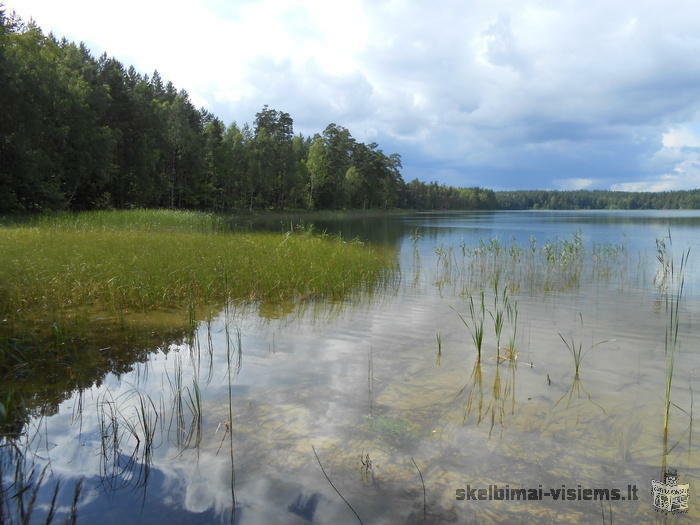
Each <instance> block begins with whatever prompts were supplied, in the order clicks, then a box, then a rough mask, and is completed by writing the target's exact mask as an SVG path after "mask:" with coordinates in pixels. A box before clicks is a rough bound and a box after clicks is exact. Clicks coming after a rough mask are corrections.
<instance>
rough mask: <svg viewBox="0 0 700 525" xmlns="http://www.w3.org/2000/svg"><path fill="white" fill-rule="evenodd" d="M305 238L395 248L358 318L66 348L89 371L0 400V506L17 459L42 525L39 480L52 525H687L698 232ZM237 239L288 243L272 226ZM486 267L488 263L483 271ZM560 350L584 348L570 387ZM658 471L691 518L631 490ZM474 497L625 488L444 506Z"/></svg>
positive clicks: (660, 222) (342, 315)
mask: <svg viewBox="0 0 700 525" xmlns="http://www.w3.org/2000/svg"><path fill="white" fill-rule="evenodd" d="M313 222H314V225H315V227H316V228H317V229H321V230H326V231H328V232H331V233H342V235H343V236H344V237H346V238H353V237H359V238H361V239H363V240H366V241H368V242H372V243H382V244H386V245H388V246H391V247H393V248H394V249H396V250H397V253H398V260H399V264H400V276H399V278H397V280H396V284H395V286H392V287H389V288H388V289H386V290H381V291H377V292H376V293H375V294H374V295H372V296H368V297H366V298H364V299H363V300H360V299H357V300H354V302H350V301H346V302H341V303H334V304H324V303H320V304H314V305H305V306H306V307H289V306H288V305H287V306H285V307H281V308H279V309H274V308H272V309H270V308H269V307H266V308H265V309H263V310H261V309H260V308H256V307H255V305H253V306H252V307H249V308H238V309H236V308H233V307H231V308H229V309H226V310H225V311H222V312H221V313H220V314H219V315H218V316H217V317H215V318H214V319H212V320H210V321H209V322H201V323H200V324H199V325H198V326H197V328H196V330H195V333H194V334H191V333H187V331H186V330H185V331H179V330H175V329H173V330H171V331H170V332H168V333H167V334H166V333H165V332H166V331H165V330H162V331H161V330H158V329H155V330H151V331H148V330H146V332H147V334H142V333H141V332H138V333H133V334H132V336H131V339H129V340H128V341H129V343H128V344H127V345H126V346H127V348H120V349H119V350H118V351H117V350H113V351H111V350H107V351H105V350H104V349H105V348H108V347H109V348H111V347H115V348H116V346H119V345H115V343H114V342H113V339H114V337H115V336H114V335H111V336H110V342H109V344H107V343H105V342H104V341H100V338H99V336H94V335H93V336H92V337H90V338H86V344H85V348H83V349H81V351H83V352H85V353H86V355H91V356H93V357H91V358H90V359H89V361H88V360H85V359H81V358H80V357H75V356H74V357H73V359H72V360H71V362H70V366H67V365H66V364H65V358H62V357H59V356H57V357H56V360H55V361H52V362H48V363H46V364H44V365H43V367H44V370H43V371H44V372H45V374H42V381H41V382H37V381H32V378H31V377H24V378H22V380H21V381H20V380H18V381H17V382H16V384H10V383H9V382H5V383H4V384H3V387H2V389H3V394H4V393H5V392H9V391H12V392H14V395H15V396H16V398H17V396H20V397H21V398H22V400H23V404H24V409H25V410H24V412H22V415H23V416H26V417H27V418H28V419H27V420H26V421H21V422H20V423H19V424H18V426H19V427H20V428H18V435H17V436H15V438H14V439H13V440H11V441H10V440H5V442H4V444H5V445H6V446H3V447H2V449H0V450H2V455H3V461H2V465H3V471H2V476H3V484H4V488H5V495H10V496H11V493H12V491H13V490H15V487H12V486H11V485H10V484H11V483H12V481H13V480H15V479H16V477H17V476H16V472H15V470H14V468H15V466H16V463H15V460H16V455H17V454H18V450H19V451H21V452H22V453H23V454H24V455H25V456H24V457H25V458H26V463H27V465H29V464H33V465H34V466H35V468H36V471H35V472H36V474H35V477H34V479H36V478H37V477H38V472H39V471H40V470H41V469H43V468H44V467H47V468H46V474H45V477H44V480H43V484H42V485H41V486H40V488H39V489H38V490H37V491H36V503H35V505H34V510H33V514H32V519H34V520H36V521H37V522H42V523H43V521H44V520H45V518H46V514H47V512H48V510H49V508H50V507H51V504H50V501H51V498H52V496H53V494H54V488H55V486H56V482H57V480H59V479H60V480H61V481H60V483H61V484H60V486H59V490H58V492H57V496H56V501H57V504H56V505H54V507H55V509H56V510H55V513H56V520H57V521H59V520H60V521H63V520H64V519H65V518H66V517H67V516H68V515H70V513H71V505H72V500H73V496H74V489H75V486H76V484H77V483H78V482H79V480H81V479H82V480H83V481H82V487H81V488H82V490H81V492H80V494H79V498H78V502H77V505H76V512H77V517H78V522H79V523H80V522H82V523H93V522H97V521H99V522H101V523H105V524H107V523H121V524H126V523H163V522H165V523H202V522H234V523H242V524H266V523H308V522H314V523H353V522H359V521H358V517H356V515H355V513H356V514H357V516H359V519H360V520H361V521H362V522H364V523H387V524H389V523H470V522H475V523H476V522H479V523H519V522H524V523H527V522H537V523H563V522H576V523H601V522H605V523H609V522H611V521H612V522H614V523H645V522H676V521H678V522H684V521H685V522H688V523H690V522H696V521H698V520H699V519H700V501H696V498H695V494H694V492H695V487H698V486H700V483H699V482H700V455H698V445H697V440H696V439H695V436H694V435H693V427H692V406H693V398H694V391H697V390H700V389H699V388H697V385H698V381H697V376H698V373H700V353H699V352H698V349H700V330H699V329H698V326H699V324H698V323H699V322H700V293H699V292H700V271H698V270H697V269H696V268H697V267H698V265H697V264H694V263H695V262H696V259H697V257H700V213H698V212H676V211H644V212H607V211H606V212H590V211H587V212H577V211H576V212H574V211H567V212H544V211H543V212H479V213H476V212H460V213H458V212H450V213H422V214H411V215H405V216H389V217H375V218H347V219H343V220H337V221H332V220H325V221H313ZM255 227H256V228H265V229H273V230H278V229H279V230H285V229H288V228H289V221H288V220H285V221H268V222H266V223H258V224H256V225H255ZM669 229H670V233H671V238H672V252H673V255H674V256H675V258H676V261H677V260H678V259H679V258H680V255H681V253H682V251H683V250H685V249H687V248H691V256H690V264H689V266H688V267H687V268H686V272H685V283H684V296H683V301H682V304H681V310H680V316H679V330H678V333H679V336H678V341H679V345H680V346H679V350H678V351H677V352H675V353H674V354H673V355H674V356H675V361H674V373H673V378H672V385H671V389H670V397H671V401H672V406H671V408H670V420H669V425H668V434H667V436H666V438H664V412H665V399H666V397H665V391H666V378H667V375H666V369H667V355H668V354H667V353H665V351H664V339H665V333H666V327H667V324H668V321H667V310H666V302H665V297H666V296H665V295H664V293H663V289H661V287H660V286H659V283H658V279H657V281H656V284H655V279H654V278H655V276H656V274H657V267H658V263H657V261H656V255H657V252H656V244H655V239H656V238H663V237H664V236H667V235H668V233H669ZM574 234H577V235H579V236H580V240H581V243H582V249H583V256H582V257H583V258H582V259H581V261H582V263H581V264H580V265H579V266H576V265H565V267H564V268H563V269H562V264H560V263H559V262H557V263H555V264H553V265H552V266H551V267H549V266H542V265H539V266H537V265H536V264H535V263H534V262H532V261H530V260H529V259H528V256H527V254H528V250H530V249H531V247H533V246H534V248H532V250H533V251H532V253H535V254H536V255H535V256H533V257H536V258H537V260H540V259H541V258H542V251H543V249H545V247H546V246H547V242H548V241H550V242H555V241H562V242H563V241H566V242H571V240H572V239H574V238H575V237H574ZM491 239H498V241H499V244H498V245H496V244H494V243H492V242H491V241H490V240H491ZM531 239H535V240H534V241H531ZM482 240H483V241H484V242H485V243H484V244H483V245H482V244H480V242H481V241H482ZM533 242H534V244H531V243H533ZM514 244H516V245H518V246H520V247H521V249H522V253H521V254H520V255H518V256H517V257H519V259H518V262H513V259H512V258H509V257H510V256H509V255H507V254H508V253H510V252H508V250H509V248H510V246H512V245H514ZM484 246H486V248H484ZM489 246H490V248H489ZM494 246H496V248H494ZM557 246H560V245H557ZM595 246H597V248H596V247H595ZM601 246H602V247H603V248H604V249H601ZM620 246H622V247H620ZM475 249H476V250H477V252H474V251H473V250H475ZM478 250H482V251H478ZM494 250H499V251H497V253H498V254H499V255H497V256H494ZM596 250H597V251H596ZM594 253H595V254H597V259H596V258H594ZM503 254H506V255H503ZM494 257H496V258H499V260H504V261H507V264H506V265H505V266H502V267H501V266H494V265H493V264H492V259H493V260H495V258H494ZM533 260H534V259H533ZM567 264H568V263H567ZM498 268H501V269H502V273H498V277H497V278H495V277H494V275H495V274H494V269H498ZM676 268H677V262H676ZM494 283H497V284H498V293H497V294H494V286H495V284H494ZM506 286H508V289H507V290H508V291H507V292H506V294H507V297H508V304H510V305H511V308H514V305H515V304H516V303H517V312H518V317H517V323H515V322H514V321H513V319H512V317H511V318H510V319H508V318H507V319H506V321H505V325H504V328H503V335H502V337H501V344H500V348H497V343H496V335H495V330H494V321H493V318H492V315H495V314H496V313H497V312H498V311H499V310H503V311H505V306H504V302H503V301H504V300H503V295H502V294H503V289H504V287H506ZM481 291H484V300H485V307H484V312H485V313H484V318H485V326H486V330H485V337H484V344H483V348H482V351H481V360H480V361H478V360H477V352H476V350H475V345H474V343H473V342H472V338H471V335H470V332H469V330H468V329H467V327H465V325H464V324H463V323H462V321H461V320H460V317H459V315H458V313H459V314H461V315H462V316H464V317H465V319H466V320H467V321H469V320H470V317H469V315H468V307H467V305H468V302H469V297H470V296H471V297H472V300H474V301H476V304H477V313H478V310H479V300H480V293H481ZM671 292H673V287H671V289H670V292H669V293H671ZM494 295H497V296H498V297H499V299H498V300H497V302H495V303H494V300H495V299H494ZM513 325H515V326H516V327H517V331H516V333H515V339H514V342H515V344H514V345H513V347H512V348H511V345H510V343H511V341H509V339H510V338H511V335H512V332H513V330H512V329H513ZM105 337H106V336H105ZM562 337H563V338H564V339H565V340H566V341H567V342H569V343H570V344H571V346H573V347H577V346H578V345H579V344H581V348H582V350H583V352H584V358H583V361H582V363H581V365H580V370H579V374H578V376H576V374H575V367H574V359H573V358H572V355H571V353H570V352H569V350H568V349H567V346H566V344H565V343H564V341H562ZM438 340H439V342H438ZM131 341H133V342H131ZM572 341H573V343H572ZM122 346H125V345H124V344H122ZM438 348H439V352H438ZM96 355H97V356H103V357H102V358H101V359H96V358H95V357H94V356H96ZM76 377H80V378H81V380H80V381H77V380H76V381H72V380H67V379H66V378H76ZM78 386H79V387H80V388H79V389H76V388H77V387H78ZM10 442H11V443H12V444H13V445H12V446H9V443H10ZM15 446H16V448H15ZM314 450H315V452H316V454H317V455H316V454H314ZM317 457H318V459H317ZM28 468H29V467H28ZM669 469H676V470H677V472H678V482H679V483H689V484H690V491H691V492H690V500H689V512H688V513H687V514H675V515H670V514H668V515H667V514H663V513H659V512H656V511H655V510H654V508H653V506H652V502H651V497H650V494H649V492H650V482H651V480H652V479H659V478H660V476H661V475H662V472H663V471H664V470H669ZM324 472H325V474H324ZM326 476H327V477H326ZM329 480H330V481H329ZM27 484H28V485H30V486H31V485H32V484H31V483H29V482H27ZM489 485H497V486H498V487H505V486H506V485H508V486H509V487H512V488H534V489H538V488H539V486H540V485H542V487H543V490H545V491H547V490H549V489H550V488H554V489H557V488H561V487H562V485H564V486H565V488H567V489H568V488H575V489H577V488H578V486H579V485H581V487H582V488H601V489H612V488H621V489H622V492H621V494H622V495H623V496H627V495H628V492H627V486H628V485H633V486H636V487H637V490H638V497H639V499H638V500H637V501H628V500H625V501H610V502H608V501H605V502H602V503H601V502H600V501H568V500H567V501H560V500H553V499H552V498H547V497H545V498H544V499H542V500H541V501H467V500H464V501H461V500H457V499H456V497H455V496H456V492H455V491H456V490H457V489H466V488H467V486H469V487H471V488H474V487H488V486H489ZM33 486H36V482H35V483H34V484H33ZM334 487H335V489H337V491H338V492H339V493H340V494H341V495H342V497H343V498H345V500H347V502H348V503H349V505H347V504H346V503H345V502H344V501H343V499H341V496H340V495H339V494H338V493H337V492H336V490H334ZM32 490H33V489H29V490H27V491H26V492H25V498H24V501H25V502H26V501H27V500H28V499H29V494H30V493H31V492H32ZM3 501H4V505H5V510H4V516H5V517H6V519H8V518H9V517H12V518H13V519H14V520H18V516H17V513H18V509H17V506H16V501H17V498H14V499H12V498H7V497H5V498H4V499H3ZM350 506H351V507H352V508H350ZM611 514H612V516H611ZM2 516H3V515H0V518H2ZM0 521H2V519H0Z"/></svg>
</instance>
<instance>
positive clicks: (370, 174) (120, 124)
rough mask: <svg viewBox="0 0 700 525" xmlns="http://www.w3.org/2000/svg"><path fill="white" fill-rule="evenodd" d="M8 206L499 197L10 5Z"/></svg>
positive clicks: (323, 203) (4, 199)
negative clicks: (237, 103)
mask: <svg viewBox="0 0 700 525" xmlns="http://www.w3.org/2000/svg"><path fill="white" fill-rule="evenodd" d="M0 85H1V86H2V89H0V214H12V213H35V212H42V211H50V210H59V209H66V210H89V209H104V208H134V207H138V208H147V207H148V208H162V207H169V208H186V209H200V210H214V211H217V212H227V211H234V210H241V209H249V210H252V209H254V208H258V209H259V208H274V209H290V208H295V209H299V208H311V209H316V208H336V209H337V208H363V209H365V208H395V207H412V208H493V207H494V206H495V199H494V197H493V192H488V191H485V190H479V189H456V188H447V187H444V186H438V185H437V184H435V183H433V184H430V185H427V184H424V183H421V182H418V181H414V182H412V183H411V184H408V185H407V184H405V183H404V181H403V179H402V177H401V172H400V168H401V157H400V156H399V155H398V154H392V155H385V154H384V153H383V152H382V150H380V149H379V148H378V146H377V144H374V143H372V144H363V143H361V142H357V141H356V140H355V139H354V138H353V137H352V135H351V134H350V131H348V130H347V129H346V128H344V127H342V126H338V125H337V124H329V125H328V126H327V127H326V129H325V130H324V131H323V133H322V134H321V135H315V136H314V137H313V138H311V137H304V136H302V135H297V136H295V135H294V129H293V120H292V117H291V116H290V115H289V114H288V113H285V112H283V111H277V110H274V109H271V108H268V107H267V106H264V107H263V108H262V110H261V111H260V112H259V113H257V114H256V115H255V122H254V125H253V127H252V129H251V127H249V126H248V125H247V124H246V125H244V126H243V127H240V128H239V127H238V126H237V125H236V124H235V123H233V124H231V125H230V126H228V127H227V126H226V125H225V124H224V123H223V122H221V121H220V120H219V119H218V118H216V117H215V116H214V115H212V114H211V113H209V112H208V111H206V110H204V109H197V108H195V107H194V106H193V104H192V102H191V101H190V99H189V97H188V95H187V93H186V92H185V91H183V90H180V91H178V90H177V89H176V88H175V86H174V85H173V84H172V83H170V82H167V81H165V80H163V79H162V78H161V76H160V75H159V73H158V72H157V71H156V72H154V73H153V75H152V76H151V77H150V78H149V77H148V76H147V75H141V74H139V73H138V72H137V71H136V70H135V69H134V68H133V67H129V68H125V67H124V66H123V65H122V64H121V63H120V62H119V61H117V60H116V59H114V58H110V57H108V56H107V55H102V56H101V57H99V58H98V59H96V58H94V57H93V56H92V55H91V54H90V51H89V50H88V49H87V47H86V46H85V45H84V44H82V43H81V44H79V45H76V44H75V43H72V42H68V41H66V40H65V39H64V40H61V41H58V40H57V39H55V38H54V37H53V36H51V35H48V36H47V35H44V34H43V33H42V31H41V29H39V28H38V27H37V26H35V25H34V24H32V23H30V24H28V25H25V24H23V23H22V21H21V20H19V19H16V18H14V17H8V16H6V15H5V14H4V12H2V10H1V9H0Z"/></svg>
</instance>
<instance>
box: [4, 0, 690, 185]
mask: <svg viewBox="0 0 700 525" xmlns="http://www.w3.org/2000/svg"><path fill="white" fill-rule="evenodd" d="M4 3H5V6H6V9H7V11H9V12H11V11H12V10H15V11H16V12H17V14H19V15H20V16H21V17H22V18H24V19H29V18H33V19H34V20H35V21H36V22H37V23H38V24H39V25H40V26H41V27H42V28H43V29H44V30H45V31H46V32H49V31H51V32H53V33H54V34H55V35H56V36H59V37H64V36H65V37H66V38H68V39H70V40H75V41H83V42H85V43H86V44H87V45H88V46H89V47H90V49H92V50H93V51H94V53H95V54H97V55H99V54H101V53H103V52H107V53H108V54H109V55H111V56H115V57H116V58H118V59H119V60H120V61H121V62H122V63H124V64H126V65H134V67H136V69H137V70H139V71H141V72H144V73H151V72H152V71H153V70H155V69H157V70H158V71H159V72H160V74H161V76H162V77H163V78H165V79H167V80H171V81H172V82H173V83H174V84H175V85H176V86H177V87H178V88H184V89H185V90H186V91H187V92H188V93H189V95H190V98H191V99H192V100H193V102H194V103H195V104H196V105H198V106H203V107H206V108H207V109H208V110H210V111H211V112H213V113H214V114H216V115H217V116H219V117H220V118H221V119H222V120H224V122H226V123H230V122H232V121H236V122H238V123H243V122H251V121H252V120H253V119H254V117H255V113H256V112H257V111H259V110H260V108H261V107H262V106H263V105H264V104H268V105H269V106H270V107H272V108H274V109H278V110H281V111H286V112H288V113H290V114H291V116H292V118H293V119H294V126H295V131H296V132H302V133H304V134H305V135H308V134H313V133H317V132H321V131H322V130H323V128H325V126H326V125H327V124H328V123H330V122H335V123H336V124H339V125H341V126H345V127H347V128H348V129H350V131H351V133H352V134H353V136H354V137H355V138H356V139H358V140H361V141H363V142H372V141H373V142H377V143H378V144H379V145H380V147H381V149H383V151H384V152H385V153H387V154H388V153H393V152H396V153H399V154H401V156H402V158H403V165H404V169H403V176H404V179H406V180H412V179H413V178H419V179H421V180H424V181H432V180H437V181H438V182H441V183H445V184H450V185H455V186H475V185H478V186H484V187H489V188H493V189H615V190H632V191H665V190H674V189H690V188H698V187H700V60H698V56H700V32H698V30H697V28H698V21H699V20H700V3H698V2H696V1H686V0H675V1H674V2H672V3H669V2H667V1H646V0H634V1H627V0H620V1H617V2H610V1H597V0H585V1H574V0H557V1H532V0H516V1H509V0H500V1H497V0H487V1H478V0H474V1H466V0H462V1H453V0H441V1H439V2H426V1H424V0H415V1H393V0H368V1H361V0H342V1H328V0H318V1H317V0H310V1H301V0H297V1H295V0H286V1H282V0H261V1H249V0H243V1H224V0H202V1H194V0H193V1H188V2H184V1H180V0H168V1H161V0H146V1H144V0H141V1H138V2H137V1H133V0H122V1H120V2H109V3H107V2H95V1H94V0H93V1H87V0H62V1H61V2H57V1H55V0H21V1H11V0H5V1H4Z"/></svg>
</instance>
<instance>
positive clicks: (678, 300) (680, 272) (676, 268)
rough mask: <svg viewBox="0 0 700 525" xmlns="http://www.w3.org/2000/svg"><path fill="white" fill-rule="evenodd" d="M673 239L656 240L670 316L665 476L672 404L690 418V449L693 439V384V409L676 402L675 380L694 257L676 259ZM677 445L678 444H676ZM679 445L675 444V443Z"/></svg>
mask: <svg viewBox="0 0 700 525" xmlns="http://www.w3.org/2000/svg"><path fill="white" fill-rule="evenodd" d="M672 248H673V239H672V237H671V232H670V230H669V232H668V236H667V237H666V238H662V239H657V240H656V251H657V256H656V258H657V261H658V268H657V273H656V276H655V277H654V284H655V285H656V287H657V289H658V291H659V293H660V294H661V296H662V298H663V304H664V306H665V308H664V310H665V315H666V327H665V331H664V353H665V355H666V369H665V377H664V422H663V452H662V466H661V475H662V479H664V478H663V476H664V475H665V472H666V461H667V457H668V455H669V454H670V452H671V450H673V447H671V448H669V446H668V441H669V425H670V419H671V406H674V407H676V408H677V409H678V410H680V411H681V412H683V413H684V414H685V415H686V416H688V417H689V419H690V423H689V427H688V433H689V434H688V439H689V449H690V443H691V442H692V425H693V416H692V387H691V390H690V394H691V406H690V412H688V411H687V410H685V409H683V408H682V407H680V406H678V405H677V404H676V403H674V402H673V401H672V399H671V398H672V391H673V380H674V372H675V370H674V369H675V361H676V354H677V353H678V352H679V351H680V346H681V345H680V341H679V328H680V319H681V306H682V303H683V295H684V292H685V272H686V269H687V267H688V260H689V258H690V248H688V249H687V250H685V251H683V252H682V253H681V256H680V260H676V259H675V258H674V256H673V253H672ZM676 444H677V443H676ZM674 447H675V445H674Z"/></svg>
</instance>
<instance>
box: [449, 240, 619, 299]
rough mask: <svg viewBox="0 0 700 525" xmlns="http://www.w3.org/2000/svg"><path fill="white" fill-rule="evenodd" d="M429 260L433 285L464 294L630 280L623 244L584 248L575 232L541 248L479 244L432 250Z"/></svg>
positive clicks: (533, 243) (539, 245)
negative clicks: (432, 261)
mask: <svg viewBox="0 0 700 525" xmlns="http://www.w3.org/2000/svg"><path fill="white" fill-rule="evenodd" d="M435 255H436V282H435V284H436V285H437V286H438V287H440V288H441V289H442V288H444V287H447V286H452V287H454V289H455V291H457V292H460V291H461V293H464V294H467V293H470V292H471V291H472V290H474V289H481V288H484V287H488V288H495V289H497V288H499V287H500V288H501V289H502V288H503V287H504V286H507V287H508V288H509V289H510V290H511V292H512V293H517V292H518V291H519V290H523V291H529V292H531V293H536V292H549V291H562V290H570V289H576V288H577V287H578V286H579V285H580V284H581V282H583V281H584V280H585V279H593V280H602V281H607V282H609V281H612V280H619V281H620V282H625V281H626V280H627V279H629V277H630V276H629V275H628V264H627V263H628V253H627V250H626V247H625V246H624V245H623V244H594V245H592V246H591V248H589V249H586V248H585V247H584V245H583V241H582V238H581V235H580V234H578V233H574V234H573V235H572V236H571V237H570V238H568V239H555V240H550V241H546V242H543V243H539V242H538V241H537V240H536V239H534V238H531V239H530V241H529V242H528V243H527V244H520V243H517V242H515V241H513V242H503V241H501V240H499V239H497V238H492V239H485V240H484V239H482V240H481V241H480V242H479V243H478V244H477V245H476V246H468V245H466V244H465V243H462V244H460V245H459V246H456V247H455V246H437V247H436V248H435Z"/></svg>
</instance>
